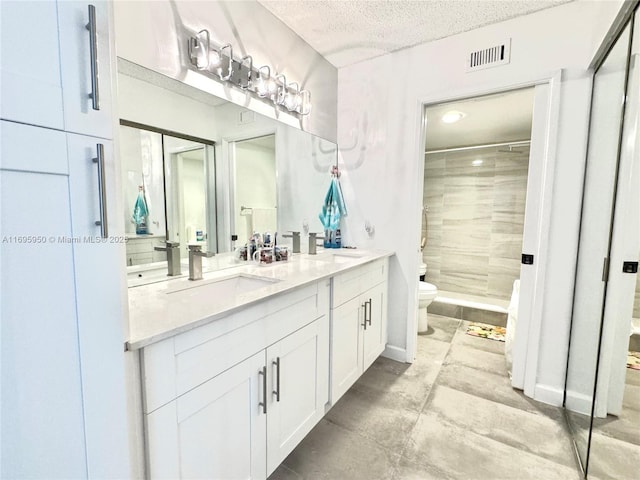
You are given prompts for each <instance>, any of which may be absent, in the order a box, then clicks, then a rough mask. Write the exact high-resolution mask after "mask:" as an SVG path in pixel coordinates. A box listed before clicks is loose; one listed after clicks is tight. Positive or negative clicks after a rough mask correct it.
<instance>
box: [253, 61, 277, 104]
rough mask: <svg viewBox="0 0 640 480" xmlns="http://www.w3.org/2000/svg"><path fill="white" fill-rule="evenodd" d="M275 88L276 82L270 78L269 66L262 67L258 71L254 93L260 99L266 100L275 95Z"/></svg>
mask: <svg viewBox="0 0 640 480" xmlns="http://www.w3.org/2000/svg"><path fill="white" fill-rule="evenodd" d="M276 88H277V87H276V82H274V81H273V78H271V68H270V67H269V65H263V66H262V67H260V68H259V69H258V84H257V85H256V93H257V94H258V96H259V97H260V98H267V97H270V96H272V95H273V94H274V93H275V91H276Z"/></svg>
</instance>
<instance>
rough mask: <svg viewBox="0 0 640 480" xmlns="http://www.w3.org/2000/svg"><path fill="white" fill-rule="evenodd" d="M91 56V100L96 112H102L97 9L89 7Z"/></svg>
mask: <svg viewBox="0 0 640 480" xmlns="http://www.w3.org/2000/svg"><path fill="white" fill-rule="evenodd" d="M87 30H89V54H90V55H91V93H90V94H89V98H91V103H92V107H93V109H94V110H100V87H99V86H98V28H97V27H96V7H95V6H94V5H89V23H87Z"/></svg>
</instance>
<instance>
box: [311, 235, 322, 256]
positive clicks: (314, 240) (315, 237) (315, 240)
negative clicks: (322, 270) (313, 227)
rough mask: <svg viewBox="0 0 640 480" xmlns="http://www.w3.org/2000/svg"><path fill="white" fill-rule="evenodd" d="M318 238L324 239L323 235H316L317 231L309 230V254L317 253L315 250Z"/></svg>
mask: <svg viewBox="0 0 640 480" xmlns="http://www.w3.org/2000/svg"><path fill="white" fill-rule="evenodd" d="M318 240H324V237H318V234H317V233H312V232H309V255H315V254H316V253H318V252H317V251H316V247H317V246H318V244H317V241H318Z"/></svg>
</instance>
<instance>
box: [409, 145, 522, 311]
mask: <svg viewBox="0 0 640 480" xmlns="http://www.w3.org/2000/svg"><path fill="white" fill-rule="evenodd" d="M529 143H530V142H529V140H528V139H527V140H520V141H516V142H506V143H497V144H488V145H477V146H469V147H452V148H447V149H441V150H431V151H427V152H426V154H425V176H424V198H423V199H424V204H425V205H427V206H428V209H425V212H424V215H423V225H422V228H423V238H424V239H426V242H425V246H424V248H423V261H424V262H425V263H426V264H427V275H426V281H428V282H429V283H433V284H435V285H437V286H438V291H439V296H440V297H445V298H452V299H454V298H456V297H458V298H460V299H464V298H468V299H471V298H473V299H475V300H476V301H478V302H480V303H482V302H484V303H487V304H489V305H496V306H503V307H504V308H506V304H507V303H508V301H509V298H510V296H511V292H512V288H513V282H514V280H516V279H517V278H519V276H520V262H521V252H522V236H523V228H524V215H525V205H526V193H527V175H528V171H529ZM436 308H437V307H436Z"/></svg>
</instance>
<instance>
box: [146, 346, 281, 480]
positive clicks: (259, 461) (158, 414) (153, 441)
mask: <svg viewBox="0 0 640 480" xmlns="http://www.w3.org/2000/svg"><path fill="white" fill-rule="evenodd" d="M264 366H265V353H264V351H262V352H260V353H258V354H256V355H254V356H253V357H250V358H248V359H247V360H245V361H243V362H241V363H239V364H237V365H235V366H234V367H231V368H230V369H229V370H226V371H225V372H224V373H221V374H220V375H218V376H216V377H214V378H212V379H211V380H209V381H208V382H205V383H204V384H202V385H200V386H199V387H197V388H194V389H193V390H191V391H190V392H188V393H186V394H184V395H182V396H181V397H179V398H178V399H176V400H174V401H172V402H170V403H168V404H166V405H164V406H163V407H160V408H159V409H157V410H155V411H154V412H152V413H150V414H149V415H147V434H148V435H147V440H148V445H147V448H148V459H149V476H150V478H152V479H153V478H171V479H176V478H211V479H218V478H219V479H225V480H227V479H228V480H231V479H264V478H266V477H267V475H266V462H265V458H266V455H267V453H266V435H267V434H266V415H265V414H264V413H263V409H262V406H260V405H259V403H260V402H262V401H263V398H264V393H265V392H264V391H263V388H262V385H263V381H262V379H263V377H262V375H260V374H259V372H261V371H262V369H263V367H264ZM267 393H269V392H267Z"/></svg>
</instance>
